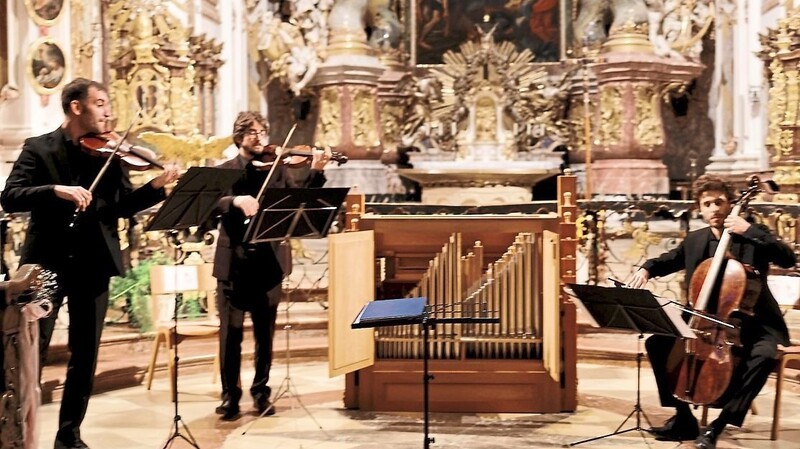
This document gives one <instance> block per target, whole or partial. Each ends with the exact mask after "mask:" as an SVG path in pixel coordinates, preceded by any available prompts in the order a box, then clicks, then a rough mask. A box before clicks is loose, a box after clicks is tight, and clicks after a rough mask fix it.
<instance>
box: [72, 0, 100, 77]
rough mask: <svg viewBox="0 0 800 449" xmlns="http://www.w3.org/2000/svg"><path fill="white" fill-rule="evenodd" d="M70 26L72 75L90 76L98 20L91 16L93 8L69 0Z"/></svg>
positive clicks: (78, 1) (98, 33)
mask: <svg viewBox="0 0 800 449" xmlns="http://www.w3.org/2000/svg"><path fill="white" fill-rule="evenodd" d="M70 14H71V16H72V17H71V20H70V27H71V28H72V32H71V33H70V34H71V35H72V40H71V42H72V75H73V77H84V78H91V77H92V60H93V57H94V55H95V53H96V50H97V49H98V44H97V40H98V38H99V37H100V21H99V19H95V17H94V16H93V9H92V8H89V7H87V6H86V4H85V2H83V1H81V0H71V2H70Z"/></svg>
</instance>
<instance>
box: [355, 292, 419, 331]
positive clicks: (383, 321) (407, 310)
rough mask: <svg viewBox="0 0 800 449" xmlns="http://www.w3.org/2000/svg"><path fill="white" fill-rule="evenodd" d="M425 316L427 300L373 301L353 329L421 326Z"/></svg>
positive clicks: (365, 308) (363, 308)
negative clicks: (408, 325)
mask: <svg viewBox="0 0 800 449" xmlns="http://www.w3.org/2000/svg"><path fill="white" fill-rule="evenodd" d="M424 314H425V298H401V299H382V300H380V301H372V302H370V303H368V304H366V305H365V306H364V307H362V308H361V312H359V314H358V316H356V319H355V321H353V324H352V325H351V326H350V327H351V328H353V329H362V328H366V327H383V326H398V325H401V324H420V323H421V322H422V318H423V315H424Z"/></svg>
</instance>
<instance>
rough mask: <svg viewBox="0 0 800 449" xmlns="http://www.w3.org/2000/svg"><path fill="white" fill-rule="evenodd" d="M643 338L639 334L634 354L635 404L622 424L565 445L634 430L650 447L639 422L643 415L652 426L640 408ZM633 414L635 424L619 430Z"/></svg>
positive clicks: (587, 441) (570, 445) (569, 445)
mask: <svg viewBox="0 0 800 449" xmlns="http://www.w3.org/2000/svg"><path fill="white" fill-rule="evenodd" d="M643 338H644V335H642V334H639V351H638V353H637V354H636V404H634V406H633V410H631V412H630V413H628V416H627V417H626V418H625V420H624V421H622V424H620V425H619V427H617V429H616V430H615V431H613V432H611V433H609V434H606V435H601V436H598V437H592V438H587V439H585V440H580V441H576V442H574V443H569V444H568V445H567V446H568V447H572V446H577V445H579V444H583V443H589V442H591V441H596V440H601V439H603V438H608V437H612V436H614V435H621V434H623V433H628V432H635V431H638V432H639V434H640V435H641V437H642V439H643V440H644V442H645V444H647V446H648V447H650V442H649V441H647V436H646V435H645V429H644V428H643V427H642V426H641V424H642V418H641V417H642V416H644V419H645V421H647V424H648V425H650V426H651V427H652V424H650V418H648V417H647V414H645V412H644V410H642V402H641V398H642V388H641V386H642V358H643V357H644V354H642V350H641V344H642V339H643ZM633 415H636V426H634V427H631V428H629V429H625V430H620V429H622V427H623V426H624V425H625V423H627V422H628V420H629V419H631V417H633Z"/></svg>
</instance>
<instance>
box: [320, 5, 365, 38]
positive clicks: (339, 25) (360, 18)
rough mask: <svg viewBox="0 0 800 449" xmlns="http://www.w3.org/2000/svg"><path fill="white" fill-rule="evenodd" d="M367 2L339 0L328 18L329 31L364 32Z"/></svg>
mask: <svg viewBox="0 0 800 449" xmlns="http://www.w3.org/2000/svg"><path fill="white" fill-rule="evenodd" d="M367 2H368V0H339V1H337V2H336V4H334V5H333V9H331V13H330V15H329V16H328V24H329V25H330V29H331V30H348V31H353V32H361V33H363V32H364V27H365V25H366V16H367Z"/></svg>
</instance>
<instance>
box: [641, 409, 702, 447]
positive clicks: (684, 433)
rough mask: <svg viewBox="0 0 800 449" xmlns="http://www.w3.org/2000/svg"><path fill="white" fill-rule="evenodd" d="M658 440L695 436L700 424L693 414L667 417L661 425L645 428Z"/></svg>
mask: <svg viewBox="0 0 800 449" xmlns="http://www.w3.org/2000/svg"><path fill="white" fill-rule="evenodd" d="M647 431H648V432H650V433H651V434H653V435H654V436H655V437H656V440H659V441H686V440H693V439H695V438H697V436H698V435H699V434H700V426H698V425H697V419H696V418H695V417H694V416H680V415H675V416H673V417H672V418H670V419H668V420H667V421H666V422H665V423H664V425H663V426H660V427H652V428H650V429H648V430H647Z"/></svg>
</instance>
